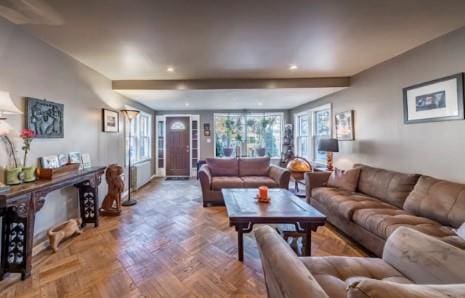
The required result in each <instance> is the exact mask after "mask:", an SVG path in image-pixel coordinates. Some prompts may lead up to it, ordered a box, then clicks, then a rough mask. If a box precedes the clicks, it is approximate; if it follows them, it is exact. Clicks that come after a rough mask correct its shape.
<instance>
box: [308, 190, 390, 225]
mask: <svg viewBox="0 0 465 298" xmlns="http://www.w3.org/2000/svg"><path fill="white" fill-rule="evenodd" d="M312 200H315V201H318V203H320V204H321V205H324V206H325V207H326V208H327V210H331V211H332V212H334V213H337V214H338V215H340V216H343V217H344V218H346V219H347V220H352V216H353V214H354V212H355V211H356V210H358V209H364V208H373V209H374V208H380V209H396V207H394V206H392V205H389V204H387V203H384V202H382V201H380V200H378V199H376V198H372V197H369V196H366V195H364V194H360V193H353V192H349V191H346V190H342V189H339V188H330V187H319V188H315V189H314V190H313V191H312Z"/></svg>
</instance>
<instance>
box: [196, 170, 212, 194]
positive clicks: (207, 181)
mask: <svg viewBox="0 0 465 298" xmlns="http://www.w3.org/2000/svg"><path fill="white" fill-rule="evenodd" d="M199 180H200V186H201V187H202V192H204V191H206V190H210V189H211V184H212V174H211V172H210V168H209V167H208V165H202V166H201V167H200V169H199Z"/></svg>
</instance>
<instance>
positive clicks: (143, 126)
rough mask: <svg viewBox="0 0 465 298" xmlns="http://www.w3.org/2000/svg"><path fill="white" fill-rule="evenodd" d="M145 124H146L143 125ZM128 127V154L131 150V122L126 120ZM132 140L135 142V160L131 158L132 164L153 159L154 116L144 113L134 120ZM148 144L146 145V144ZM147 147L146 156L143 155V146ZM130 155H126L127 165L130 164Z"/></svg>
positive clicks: (133, 149)
mask: <svg viewBox="0 0 465 298" xmlns="http://www.w3.org/2000/svg"><path fill="white" fill-rule="evenodd" d="M143 122H145V123H143ZM125 127H126V130H125V131H126V132H125V133H126V152H129V150H130V148H131V140H130V139H129V128H130V127H129V120H128V119H125ZM131 128H132V130H131V139H132V140H133V142H134V148H131V149H132V150H131V151H134V154H133V156H134V157H133V158H131V164H132V165H133V164H137V163H141V162H144V161H148V160H151V159H152V115H151V114H149V113H146V112H143V111H140V112H139V114H138V115H137V116H136V118H134V119H133V120H132V123H131ZM145 142H146V143H145ZM145 145H147V148H145V150H144V151H145V152H146V154H145V155H143V156H142V155H141V146H144V147H145ZM129 155H130V153H129V154H126V165H128V164H129V158H130V157H129Z"/></svg>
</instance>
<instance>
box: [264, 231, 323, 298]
mask: <svg viewBox="0 0 465 298" xmlns="http://www.w3.org/2000/svg"><path fill="white" fill-rule="evenodd" d="M255 238H256V239H257V244H258V250H259V252H260V258H261V260H262V266H263V272H264V274H265V282H266V288H267V291H268V297H271V298H281V297H297V298H300V297H322V298H324V297H328V295H327V294H326V293H325V291H324V290H323V289H322V288H321V286H320V285H319V284H318V282H317V281H316V280H315V278H314V277H313V275H312V274H311V273H310V271H309V270H308V269H307V268H306V267H305V265H304V264H303V263H302V261H301V260H299V258H298V257H297V255H296V254H295V253H294V251H293V250H292V249H291V248H290V247H289V245H288V244H287V243H286V242H285V241H284V239H283V238H282V237H281V236H279V234H278V233H277V232H276V231H275V230H274V229H273V228H271V227H270V226H263V227H261V228H259V229H257V230H255Z"/></svg>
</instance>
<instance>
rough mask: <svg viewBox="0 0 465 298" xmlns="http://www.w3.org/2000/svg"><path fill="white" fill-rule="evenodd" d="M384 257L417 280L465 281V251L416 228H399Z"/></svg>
mask: <svg viewBox="0 0 465 298" xmlns="http://www.w3.org/2000/svg"><path fill="white" fill-rule="evenodd" d="M383 259H384V261H385V262H387V263H389V264H390V265H391V266H392V267H394V268H396V269H397V270H398V271H399V272H401V273H402V274H403V275H405V276H406V277H407V278H409V279H410V280H412V281H414V282H415V283H419V284H452V283H465V270H463V268H465V250H462V249H460V248H457V247H455V246H452V245H450V244H448V243H446V242H444V241H441V240H439V239H437V238H434V237H432V236H429V235H426V234H424V233H421V232H419V231H416V230H413V229H409V228H406V227H400V228H398V229H396V231H395V232H394V233H392V234H391V236H390V237H389V238H388V240H387V242H386V245H385V246H384V251H383Z"/></svg>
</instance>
